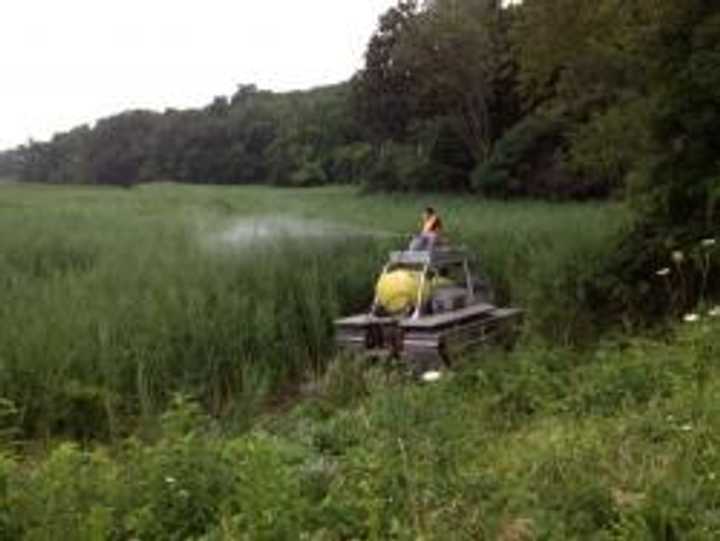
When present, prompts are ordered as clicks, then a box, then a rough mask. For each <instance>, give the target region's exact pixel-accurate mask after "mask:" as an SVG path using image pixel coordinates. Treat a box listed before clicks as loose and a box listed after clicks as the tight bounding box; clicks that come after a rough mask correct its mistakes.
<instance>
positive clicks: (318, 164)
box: [0, 0, 720, 198]
mask: <svg viewBox="0 0 720 541" xmlns="http://www.w3.org/2000/svg"><path fill="white" fill-rule="evenodd" d="M717 11H718V8H715V7H713V6H712V5H710V3H708V2H705V1H703V0H635V1H633V2H625V1H622V0H524V1H523V2H521V3H513V4H511V5H505V3H503V2H501V1H499V0H429V1H425V2H418V1H415V0H400V1H399V2H398V4H397V5H396V6H394V7H392V8H391V9H389V10H388V11H387V12H385V13H384V14H383V15H382V16H381V17H380V18H379V22H378V27H377V29H376V31H375V33H374V34H373V36H372V37H371V39H370V41H369V43H368V46H367V50H366V63H365V67H364V68H363V69H361V70H360V71H359V72H358V73H357V74H356V75H355V76H354V77H353V78H352V80H350V81H348V82H345V83H342V84H339V85H336V86H331V87H325V88H317V89H313V90H310V91H305V92H291V93H273V92H270V91H265V90H260V89H258V88H256V87H255V86H254V85H241V86H240V87H238V89H237V91H236V92H235V93H234V94H233V95H232V96H230V97H225V96H221V97H217V98H215V100H214V101H213V102H212V103H210V104H209V105H208V106H206V107H204V108H202V109H194V110H167V111H165V112H163V113H155V112H149V111H127V112H123V113H121V114H118V115H116V116H112V117H109V118H105V119H102V120H100V121H98V122H97V123H96V125H94V126H93V127H89V126H81V127H78V128H75V129H73V130H71V131H69V132H66V133H61V134H57V135H55V136H54V137H53V138H52V140H51V141H49V142H30V143H28V144H26V145H24V146H22V147H20V148H18V149H15V150H13V151H11V152H7V153H4V154H2V155H0V174H3V172H5V174H8V173H12V174H14V175H15V176H18V177H19V178H20V179H22V180H27V181H35V182H53V183H65V182H82V183H96V184H119V185H132V184H135V183H138V182H149V181H154V180H175V181H180V182H193V183H225V184H244V183H267V184H274V185H291V186H311V185H321V184H328V183H359V184H363V185H365V186H366V187H367V188H369V189H378V190H452V191H470V192H477V193H480V194H485V195H490V196H498V197H517V196H533V197H550V198H590V197H609V196H614V195H617V196H624V195H626V194H627V193H632V192H636V191H643V188H644V184H643V183H644V182H645V181H646V179H647V177H648V171H649V170H650V168H651V166H652V164H654V163H655V162H656V161H657V160H660V159H662V158H663V156H665V155H666V151H667V148H665V147H664V145H665V144H666V143H667V142H668V141H667V139H668V137H670V136H669V135H668V133H669V131H668V130H670V131H671V129H670V128H667V127H666V128H663V127H662V126H661V125H663V124H664V123H665V121H664V120H663V119H667V118H670V117H673V115H674V114H675V115H676V116H678V117H680V116H682V114H684V112H685V110H686V109H687V108H688V107H690V106H691V104H690V101H693V106H695V105H696V106H698V107H701V108H702V109H701V110H700V111H697V112H695V113H691V112H688V114H689V115H691V116H692V115H694V114H697V115H700V116H702V115H704V114H707V115H711V114H712V113H713V110H712V108H711V107H712V106H713V105H714V104H713V103H712V100H710V101H708V102H703V103H698V104H694V100H688V101H687V102H686V103H683V100H682V99H678V98H671V97H670V96H669V95H668V93H669V92H670V86H671V85H673V84H676V83H677V77H679V76H681V74H685V75H687V73H686V72H688V71H690V74H691V76H692V77H695V76H696V77H697V78H702V79H703V80H707V81H711V82H712V81H713V79H712V78H713V77H715V76H716V74H717V72H718V71H719V70H718V67H717V66H716V64H715V61H716V58H715V56H714V55H715V54H716V49H717V46H716V45H715V43H716V41H717V39H716V38H718V37H720V30H719V29H718V24H717V13H716V12H717ZM695 64H698V66H699V67H694V66H695ZM693 69H695V70H697V71H693ZM700 82H701V81H698V84H700ZM687 83H688V84H693V83H692V81H688V82H687ZM706 87H708V88H710V87H712V85H711V84H707V85H704V86H703V89H705V88H706ZM701 101H702V100H701ZM689 121H690V119H688V122H689ZM673 144H675V145H679V144H680V143H679V142H677V141H676V140H675V139H673ZM710 161H711V162H712V163H715V161H713V160H710Z"/></svg>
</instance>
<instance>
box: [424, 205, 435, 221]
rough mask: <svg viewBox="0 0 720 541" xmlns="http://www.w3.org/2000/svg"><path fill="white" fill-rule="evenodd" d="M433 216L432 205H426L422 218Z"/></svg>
mask: <svg viewBox="0 0 720 541" xmlns="http://www.w3.org/2000/svg"><path fill="white" fill-rule="evenodd" d="M433 216H435V209H434V208H432V207H426V208H425V211H424V212H423V218H425V219H426V220H427V219H429V218H432V217H433Z"/></svg>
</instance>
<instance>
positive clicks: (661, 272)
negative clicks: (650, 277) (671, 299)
mask: <svg viewBox="0 0 720 541" xmlns="http://www.w3.org/2000/svg"><path fill="white" fill-rule="evenodd" d="M655 274H657V275H658V276H667V275H668V274H670V269H669V268H668V267H665V268H662V269H660V270H659V271H657V272H656V273H655Z"/></svg>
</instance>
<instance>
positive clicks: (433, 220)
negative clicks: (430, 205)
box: [422, 215, 442, 233]
mask: <svg viewBox="0 0 720 541" xmlns="http://www.w3.org/2000/svg"><path fill="white" fill-rule="evenodd" d="M440 231H442V222H441V221H440V218H439V217H438V216H436V215H435V216H430V217H429V218H428V219H427V220H425V223H423V227H422V232H423V233H440Z"/></svg>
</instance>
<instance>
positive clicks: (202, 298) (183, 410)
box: [0, 184, 720, 541]
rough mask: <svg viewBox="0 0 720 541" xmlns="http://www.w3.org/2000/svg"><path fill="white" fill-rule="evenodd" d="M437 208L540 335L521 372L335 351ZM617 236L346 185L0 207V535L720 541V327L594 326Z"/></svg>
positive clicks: (12, 188) (560, 220) (480, 357)
mask: <svg viewBox="0 0 720 541" xmlns="http://www.w3.org/2000/svg"><path fill="white" fill-rule="evenodd" d="M427 203H432V204H434V205H435V206H437V207H438V208H439V209H440V210H441V211H442V212H443V216H444V217H445V221H446V223H447V228H448V232H449V234H450V236H451V237H452V238H453V240H455V241H457V242H459V243H462V244H466V245H468V246H469V247H470V248H471V249H472V250H473V251H475V252H477V253H478V254H479V255H480V256H481V262H482V266H483V268H484V269H485V270H486V271H487V273H488V274H489V275H490V277H491V278H492V280H493V281H494V283H495V284H496V286H497V288H498V293H499V297H500V298H501V299H502V300H503V301H505V302H508V303H512V304H515V305H518V306H523V307H524V308H526V309H527V310H528V318H527V324H526V326H525V328H524V335H523V337H522V339H521V342H520V343H519V344H518V346H517V348H516V350H515V351H514V352H510V353H507V352H497V351H488V352H482V353H479V354H477V355H475V356H474V357H470V358H467V359H464V360H463V362H462V363H461V366H460V367H459V368H458V369H457V370H456V371H454V372H453V373H452V374H449V375H447V376H446V377H445V378H444V379H443V380H441V381H440V382H439V383H437V384H432V385H424V384H418V383H417V382H414V381H412V380H410V379H408V378H407V377H406V376H405V375H404V373H403V371H402V370H400V369H398V368H393V367H389V366H368V365H365V364H363V363H362V362H360V361H359V360H358V359H351V358H344V357H337V356H336V355H335V353H334V352H333V347H332V319H333V318H334V317H336V316H337V315H339V314H342V313H346V312H350V311H354V310H358V309H362V308H363V307H365V306H367V304H368V303H369V301H370V298H371V295H372V284H373V280H374V278H375V276H376V273H377V271H378V270H379V265H380V264H381V263H382V260H383V258H384V257H385V255H386V252H387V250H389V249H392V248H396V247H397V246H399V245H402V244H403V243H404V242H405V240H406V239H405V238H404V236H405V235H406V234H408V233H409V232H411V231H412V230H413V229H414V228H415V227H416V226H417V219H418V211H419V209H420V208H422V206H423V205H425V204H427ZM628 222H629V218H628V216H627V213H626V211H625V210H624V209H623V208H622V207H620V206H610V205H606V204H597V205H562V206H558V205H550V204H547V203H529V202H526V203H498V202H485V201H476V200H472V199H469V198H462V197H451V196H442V197H436V196H433V197H432V199H430V198H429V197H427V196H426V197H421V196H412V197H407V196H399V195H398V196H394V197H382V198H381V197H376V196H364V197H363V196H358V195H357V193H356V192H355V191H354V190H351V189H346V188H331V189H329V188H323V189H319V190H310V191H307V190H306V191H298V190H270V189H265V188H205V187H188V186H185V187H180V186H176V185H150V186H145V187H142V188H135V189H132V190H122V189H113V188H106V189H98V188H89V187H86V188H77V187H73V188H70V187H40V186H33V185H17V184H7V185H3V186H2V187H0V231H2V235H0V285H1V286H2V287H1V288H0V329H2V335H0V336H1V338H0V442H1V443H0V446H1V448H2V451H1V452H0V538H7V539H57V538H58V537H64V538H67V539H88V540H90V539H93V540H95V539H130V538H134V539H188V538H192V539H500V540H504V541H510V540H524V539H587V538H594V539H681V538H682V539H712V538H714V537H715V536H716V535H717V534H718V533H720V523H719V522H718V520H717V511H718V509H717V506H718V502H719V501H720V490H718V488H717V479H716V475H717V472H718V469H719V468H720V453H718V451H717V449H718V446H719V445H720V438H719V437H718V434H720V431H719V430H718V428H720V426H718V423H719V422H720V421H718V419H720V417H719V416H718V415H717V413H718V412H717V411H716V410H717V405H716V404H717V400H716V397H717V393H718V391H720V370H718V368H717V366H716V364H715V363H714V361H715V359H716V358H717V354H718V352H717V348H718V346H717V341H716V340H714V338H713V337H714V334H715V332H716V331H717V330H718V327H720V325H719V323H720V321H718V322H716V321H715V319H714V318H712V317H710V316H709V315H705V314H703V315H702V317H701V318H700V320H699V321H697V322H694V323H687V324H681V325H680V326H679V327H678V329H679V330H678V331H677V332H676V333H670V332H668V334H667V335H666V336H665V337H663V339H659V338H655V339H650V338H640V337H638V336H634V337H633V336H631V335H630V334H629V333H628V332H627V330H625V331H623V327H622V325H620V324H618V325H617V326H616V327H615V329H614V330H613V331H609V330H608V329H607V328H604V327H600V326H598V324H597V322H596V321H595V320H594V319H593V317H592V314H591V313H590V312H589V310H587V306H586V303H587V299H586V295H585V292H584V288H585V285H586V281H587V280H589V279H591V278H592V277H594V276H596V273H597V272H598V271H599V269H600V268H602V265H603V262H604V261H605V260H606V259H607V258H608V257H609V255H610V254H611V252H612V251H613V250H614V246H615V241H616V239H617V238H618V236H619V235H621V234H622V232H623V230H624V229H625V226H626V225H628ZM283 224H285V225H283ZM299 231H300V232H302V235H300V234H298V232H299ZM711 250H712V247H708V254H709V255H708V257H710V256H711V255H712V252H711ZM656 270H657V269H655V268H649V269H647V274H648V277H649V279H653V278H652V277H653V276H654V275H655V271H656ZM654 279H657V280H661V279H662V277H655V278H654ZM669 283H670V284H672V282H669ZM668 309H670V307H668Z"/></svg>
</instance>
